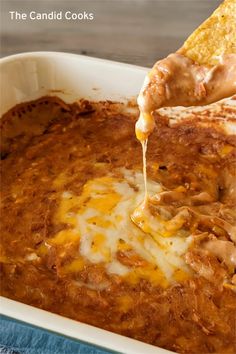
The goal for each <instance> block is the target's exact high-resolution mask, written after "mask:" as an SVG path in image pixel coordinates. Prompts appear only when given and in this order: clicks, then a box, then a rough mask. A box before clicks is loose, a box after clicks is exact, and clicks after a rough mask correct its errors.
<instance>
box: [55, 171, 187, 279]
mask: <svg viewBox="0 0 236 354" xmlns="http://www.w3.org/2000/svg"><path fill="white" fill-rule="evenodd" d="M119 172H121V173H122V174H123V178H117V177H114V176H112V175H109V176H104V177H100V178H95V179H93V180H89V181H87V183H86V184H85V185H84V187H83V191H82V194H81V195H80V196H77V195H74V194H72V193H71V192H70V191H64V192H63V193H62V195H61V204H60V206H59V209H58V212H57V215H56V220H55V221H56V222H59V223H66V224H67V225H69V226H70V228H69V229H66V230H62V231H60V232H59V233H58V234H56V235H55V236H54V237H53V238H52V239H51V240H50V244H51V245H53V244H61V243H62V242H63V243H66V242H72V243H73V242H78V244H79V246H78V259H79V258H80V257H81V256H82V257H83V259H84V260H85V262H90V263H93V264H102V265H103V266H104V267H105V269H106V272H107V273H108V274H117V275H119V276H124V277H126V278H127V280H128V281H131V282H136V281H138V280H139V279H140V278H145V279H148V280H150V281H151V282H154V283H156V284H157V283H158V284H161V285H163V286H166V285H167V284H168V283H169V282H170V281H173V280H175V279H176V280H179V279H180V278H182V279H184V278H185V277H186V276H188V273H189V269H188V266H186V264H185V262H184V260H183V259H182V255H183V254H184V253H185V252H186V250H187V248H188V246H189V242H186V239H187V240H189V241H190V240H191V236H190V237H189V234H188V235H183V234H181V233H178V230H179V228H180V227H181V223H176V221H173V223H172V224H171V227H170V226H168V227H167V229H168V232H169V233H168V235H167V234H166V232H165V230H164V228H163V223H166V221H164V220H161V219H160V220H157V219H156V218H155V225H154V226H151V227H149V228H146V227H144V226H142V227H141V228H140V225H139V224H138V222H137V220H135V217H134V216H132V218H133V220H134V221H135V223H136V224H137V225H138V227H137V226H136V225H135V224H134V222H132V220H131V215H132V213H133V210H134V207H135V206H138V205H140V204H141V203H142V201H143V198H144V192H145V191H144V185H143V176H142V173H141V172H133V171H129V170H126V169H122V170H120V171H119ZM147 185H148V189H149V191H151V193H153V194H157V193H159V192H161V191H162V188H161V186H160V184H158V183H155V182H154V181H147ZM142 217H143V218H144V219H145V220H143V221H142V223H143V225H144V224H145V225H146V224H147V225H151V224H152V221H151V220H152V219H150V215H148V214H147V215H145V214H142ZM150 221H151V224H150ZM170 223H171V221H170ZM157 230H158V233H157V232H156V231H157ZM118 254H122V255H123V257H124V258H126V260H124V261H122V258H121V259H120V257H118ZM81 264H82V263H81V260H79V261H77V260H74V261H73V262H72V263H71V264H70V265H67V271H75V270H76V269H77V271H79V270H80V267H81Z"/></svg>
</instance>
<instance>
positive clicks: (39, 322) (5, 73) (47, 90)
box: [0, 52, 170, 354]
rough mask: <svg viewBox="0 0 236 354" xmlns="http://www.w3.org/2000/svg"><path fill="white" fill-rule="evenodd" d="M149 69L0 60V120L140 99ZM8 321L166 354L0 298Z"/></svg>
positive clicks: (25, 57) (40, 57)
mask: <svg viewBox="0 0 236 354" xmlns="http://www.w3.org/2000/svg"><path fill="white" fill-rule="evenodd" d="M146 72H147V69H145V68H141V67H137V66H133V65H128V64H121V63H115V62H111V61H107V60H101V59H95V58H88V57H84V56H80V55H74V54H66V53H53V52H39V53H24V54H19V55H14V56H10V57H7V58H3V59H1V60H0V84H1V109H0V116H1V115H2V114H3V113H5V112H6V111H7V110H9V109H10V108H11V107H13V106H15V105H16V104H17V103H21V102H24V101H29V100H32V99H36V98H39V97H41V96H43V95H56V96H58V97H60V98H62V99H63V100H65V101H66V102H72V101H74V100H76V99H79V98H87V99H92V100H101V99H110V100H116V101H117V100H118V101H125V100H127V99H131V98H134V97H136V95H137V94H138V92H139V89H140V87H141V85H142V82H143V79H144V76H145V74H146ZM0 304H1V312H2V314H4V315H7V316H10V317H13V318H15V319H18V320H21V321H25V322H28V323H30V324H32V325H35V326H38V327H42V328H45V329H47V330H50V331H54V332H57V333H61V334H63V335H66V336H69V337H72V338H76V339H79V340H82V341H84V342H87V343H92V344H95V345H98V346H101V347H104V348H108V349H111V350H114V351H116V352H119V353H126V354H154V353H155V354H162V353H163V354H164V353H170V352H169V351H167V350H164V349H161V348H157V347H154V346H151V345H148V344H145V343H142V342H139V341H136V340H133V339H130V338H127V337H124V336H120V335H117V334H114V333H111V332H108V331H105V330H102V329H99V328H96V327H93V326H89V325H86V324H83V323H80V322H77V321H73V320H70V319H67V318H65V317H62V316H58V315H55V314H52V313H50V312H47V311H43V310H40V309H37V308H34V307H32V306H28V305H25V304H22V303H19V302H16V301H13V300H9V299H6V298H3V297H2V298H1V303H0Z"/></svg>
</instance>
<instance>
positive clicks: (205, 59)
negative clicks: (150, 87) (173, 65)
mask: <svg viewBox="0 0 236 354" xmlns="http://www.w3.org/2000/svg"><path fill="white" fill-rule="evenodd" d="M178 53H181V54H183V55H185V56H186V57H188V58H190V59H192V60H194V61H195V62H197V63H199V64H206V65H215V64H217V63H218V62H219V56H220V55H221V54H232V53H236V0H225V1H224V2H223V3H222V4H221V5H220V6H219V7H218V8H217V9H216V10H215V11H214V12H213V14H212V15H211V16H210V17H209V18H208V19H207V20H206V21H205V22H203V23H202V24H201V25H200V26H199V27H198V28H197V29H196V30H195V31H194V32H193V33H192V34H191V35H190V36H189V38H188V39H187V40H186V41H185V43H184V45H183V47H182V48H180V49H179V51H178Z"/></svg>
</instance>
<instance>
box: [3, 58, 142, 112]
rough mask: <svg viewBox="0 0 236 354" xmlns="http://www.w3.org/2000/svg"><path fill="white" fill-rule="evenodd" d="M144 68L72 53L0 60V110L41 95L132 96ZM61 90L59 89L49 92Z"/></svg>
mask: <svg viewBox="0 0 236 354" xmlns="http://www.w3.org/2000/svg"><path fill="white" fill-rule="evenodd" d="M146 72H147V69H145V68H141V67H138V66H133V65H129V64H122V63H116V62H112V61H108V60H103V59H95V58H90V57H85V56H81V55H76V54H67V53H53V52H38V53H37V52H35V53H26V54H18V55H13V56H10V57H7V58H3V59H1V60H0V85H1V86H0V88H1V91H0V92H1V110H0V115H2V114H3V113H5V112H6V111H7V110H9V109H10V108H11V107H13V106H14V105H16V104H17V103H21V102H24V101H28V100H33V99H36V98H39V97H42V96H43V95H48V94H49V95H57V96H58V97H60V98H62V99H63V100H64V101H66V102H68V103H69V102H73V101H75V100H76V99H79V98H87V99H92V100H101V99H111V100H116V101H124V100H126V99H127V98H129V99H130V98H132V97H135V96H136V95H137V94H138V92H139V90H140V87H141V85H142V82H143V80H144V77H145V74H146ZM54 90H62V91H63V92H53V91H54Z"/></svg>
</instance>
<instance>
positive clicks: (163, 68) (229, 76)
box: [136, 0, 236, 141]
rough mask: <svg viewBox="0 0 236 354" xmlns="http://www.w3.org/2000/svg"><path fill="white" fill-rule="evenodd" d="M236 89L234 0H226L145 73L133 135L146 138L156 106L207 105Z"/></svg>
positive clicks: (235, 13) (151, 125)
mask: <svg viewBox="0 0 236 354" xmlns="http://www.w3.org/2000/svg"><path fill="white" fill-rule="evenodd" d="M235 93H236V0H225V1H224V2H223V3H222V4H221V5H220V6H219V7H218V8H217V9H216V10H215V12H214V13H213V14H212V15H211V16H210V17H209V18H208V19H207V20H206V21H205V22H204V23H203V24H202V25H200V27H198V28H197V29H196V30H195V31H194V32H193V33H192V34H191V35H190V37H189V38H188V39H187V40H186V42H185V43H184V45H183V46H182V47H181V48H180V49H179V50H178V51H177V52H176V53H173V54H170V55H169V56H168V57H167V58H165V59H162V60H160V61H158V62H157V63H156V64H155V65H154V67H153V68H152V70H151V71H150V72H149V73H148V74H147V76H146V78H145V81H144V84H143V87H142V89H141V92H140V94H139V97H138V105H139V108H140V112H141V113H140V117H139V120H138V121H137V123H136V136H137V138H138V139H139V140H140V141H142V140H145V139H147V137H148V136H149V134H150V133H151V132H152V130H153V129H154V126H155V123H154V118H153V116H152V112H153V111H155V110H156V109H158V108H161V107H173V106H197V105H206V104H210V103H212V102H216V101H218V100H220V99H223V98H225V97H229V96H231V95H233V94H235Z"/></svg>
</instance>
